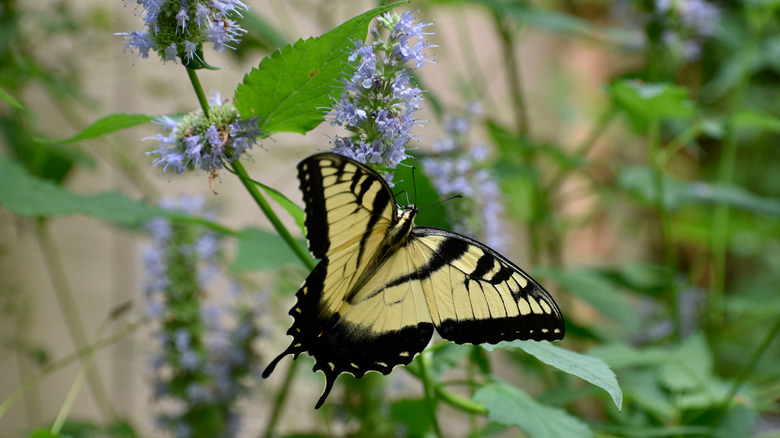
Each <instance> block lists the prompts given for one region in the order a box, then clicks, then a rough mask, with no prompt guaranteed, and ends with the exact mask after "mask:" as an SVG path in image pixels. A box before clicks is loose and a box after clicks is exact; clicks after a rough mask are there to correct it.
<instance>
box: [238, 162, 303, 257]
mask: <svg viewBox="0 0 780 438" xmlns="http://www.w3.org/2000/svg"><path fill="white" fill-rule="evenodd" d="M231 166H232V167H233V170H234V171H235V172H236V174H237V175H238V177H239V178H238V179H239V180H240V181H241V184H243V185H244V188H246V190H247V191H248V192H249V194H250V195H251V196H252V199H254V200H255V202H256V203H257V205H258V206H259V207H260V209H261V210H263V213H264V214H265V216H266V217H267V218H268V220H269V221H271V225H273V227H274V229H275V230H276V232H277V233H279V235H280V236H281V237H282V239H284V241H285V242H286V243H287V245H288V246H289V247H290V249H292V250H293V252H294V253H295V255H296V256H298V258H299V259H300V260H301V262H302V263H303V264H304V266H306V267H308V268H309V269H314V266H315V262H314V259H312V257H311V256H310V255H309V253H308V252H307V251H306V250H305V249H303V248H302V247H301V246H300V245H298V242H296V241H295V239H294V238H293V237H292V235H291V234H290V232H289V231H287V228H285V226H284V225H283V224H282V222H281V221H280V220H279V217H278V216H276V213H274V211H273V209H272V208H271V206H270V205H269V204H268V201H266V199H265V197H263V195H262V193H260V190H258V189H257V187H256V186H255V185H254V184H252V181H251V178H249V175H248V174H247V172H246V169H244V166H243V165H242V164H241V162H240V161H234V162H233V163H232V164H231Z"/></svg>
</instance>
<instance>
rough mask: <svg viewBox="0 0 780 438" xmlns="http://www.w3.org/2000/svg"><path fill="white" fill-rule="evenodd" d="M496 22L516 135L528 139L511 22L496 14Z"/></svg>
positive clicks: (526, 118) (526, 120) (526, 119)
mask: <svg viewBox="0 0 780 438" xmlns="http://www.w3.org/2000/svg"><path fill="white" fill-rule="evenodd" d="M493 19H494V21H495V22H496V28H497V29H498V34H499V36H500V42H501V53H502V56H503V58H504V65H505V66H506V76H507V86H508V87H509V95H510V96H511V99H512V109H513V110H514V115H515V117H514V119H515V127H516V128H517V134H518V135H520V136H521V137H528V136H529V132H528V117H527V115H526V111H525V99H524V97H523V86H522V79H521V78H520V69H519V68H518V64H519V60H518V59H517V56H515V45H514V41H513V40H514V38H513V29H511V26H512V25H513V22H512V21H508V20H503V19H502V17H501V16H500V15H498V14H494V15H493Z"/></svg>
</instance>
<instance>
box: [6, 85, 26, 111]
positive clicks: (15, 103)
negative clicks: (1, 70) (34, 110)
mask: <svg viewBox="0 0 780 438" xmlns="http://www.w3.org/2000/svg"><path fill="white" fill-rule="evenodd" d="M0 99H2V100H3V101H5V103H7V104H9V105H11V106H12V107H14V108H16V109H18V110H24V109H25V108H24V104H22V103H21V102H19V101H18V100H16V99H14V97H13V96H11V95H10V94H8V92H7V91H5V90H4V89H2V88H0Z"/></svg>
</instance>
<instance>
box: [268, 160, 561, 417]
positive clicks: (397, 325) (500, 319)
mask: <svg viewBox="0 0 780 438" xmlns="http://www.w3.org/2000/svg"><path fill="white" fill-rule="evenodd" d="M298 179H299V180H300V188H301V191H302V192H303V199H304V202H305V204H306V220H305V225H306V235H307V238H308V242H309V249H310V250H311V252H312V254H314V256H315V257H317V258H319V259H322V260H321V261H320V262H319V264H318V265H317V266H316V267H315V268H314V270H313V271H312V272H311V274H309V277H308V278H307V279H306V281H305V282H304V283H303V286H301V288H300V290H298V293H297V294H296V297H297V298H298V301H297V303H296V304H295V306H294V307H293V308H292V310H290V315H292V316H293V318H294V322H293V325H292V327H290V329H289V330H288V331H287V334H288V335H292V337H293V340H292V343H291V344H290V346H289V347H287V349H286V350H284V352H282V353H281V354H280V355H279V356H278V357H276V358H275V359H274V360H273V361H271V363H270V364H269V365H268V367H267V368H266V369H265V371H263V377H268V375H270V374H271V372H273V370H274V368H275V367H276V364H277V363H278V362H279V360H281V359H282V358H283V357H284V356H286V355H288V354H292V355H294V356H295V357H296V358H297V357H298V355H299V354H301V353H303V352H307V353H309V355H311V356H312V357H314V360H315V364H314V371H317V370H320V371H322V372H323V373H325V380H326V382H325V390H324V392H323V393H322V396H321V397H320V399H319V401H317V405H316V407H317V408H319V407H320V406H322V403H323V402H324V401H325V398H326V397H327V396H328V394H329V393H330V390H331V389H332V388H333V383H334V382H335V381H336V377H338V375H339V374H341V373H351V374H353V375H354V376H355V377H362V376H363V375H364V374H365V373H366V372H368V371H378V372H381V373H382V374H388V373H390V371H391V370H392V369H393V367H395V366H396V365H407V364H409V363H410V362H411V361H412V359H414V357H415V356H416V355H417V354H419V353H420V352H421V351H422V350H423V349H424V348H425V346H426V345H427V344H428V342H429V341H430V340H431V337H432V336H433V330H434V328H435V329H436V331H438V332H439V334H440V335H441V337H442V338H444V339H447V340H450V341H452V342H455V343H459V344H464V343H468V344H480V343H485V342H487V343H497V342H500V341H509V340H515V339H533V340H536V341H554V340H558V339H562V338H563V335H564V324H563V318H562V317H561V312H560V310H559V309H558V306H557V305H556V304H555V302H554V301H553V299H552V297H550V295H549V294H548V293H547V292H546V291H545V290H544V289H543V288H542V286H540V285H539V283H537V282H536V281H534V280H533V279H532V278H531V277H530V276H528V274H526V273H525V272H523V270H522V269H520V268H519V267H517V266H516V265H514V264H513V263H512V262H510V261H509V260H507V259H506V258H504V257H503V256H502V255H501V254H498V253H497V252H495V251H493V250H492V249H490V248H488V247H487V246H485V245H483V244H482V243H479V242H477V241H475V240H472V239H470V238H468V237H465V236H461V235H459V234H456V233H453V232H451V231H445V230H441V229H438V228H428V227H414V226H413V222H414V217H415V216H416V215H417V208H416V207H415V206H408V207H406V208H403V209H401V208H399V207H398V206H397V205H396V203H395V198H394V196H393V193H392V192H391V190H390V187H389V186H388V185H387V183H386V182H385V180H384V179H383V178H382V177H381V176H379V174H377V173H376V172H375V171H373V170H371V169H369V168H368V167H366V166H364V165H362V164H360V163H358V162H356V161H354V160H351V159H349V158H346V157H343V156H341V155H336V154H333V153H321V154H317V155H313V156H311V157H309V158H306V159H305V160H303V161H301V163H300V164H298Z"/></svg>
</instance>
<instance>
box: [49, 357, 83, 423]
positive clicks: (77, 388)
mask: <svg viewBox="0 0 780 438" xmlns="http://www.w3.org/2000/svg"><path fill="white" fill-rule="evenodd" d="M91 367H92V356H91V355H90V356H89V357H87V358H86V359H85V360H84V363H83V364H82V365H81V368H80V369H79V373H78V374H77V375H76V380H74V381H73V385H71V387H70V390H69V391H68V395H67V396H66V397H65V401H64V402H62V408H60V412H59V413H58V414H57V418H56V419H55V420H54V424H52V426H51V433H53V434H54V435H59V433H60V431H61V430H62V426H63V425H64V424H65V421H66V420H67V419H68V415H69V414H70V411H71V409H73V404H74V403H76V397H78V395H79V392H81V388H83V387H84V381H85V380H86V379H85V378H86V376H87V371H88V370H89V369H90V368H91Z"/></svg>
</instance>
